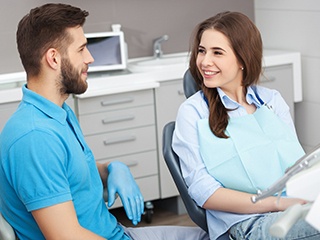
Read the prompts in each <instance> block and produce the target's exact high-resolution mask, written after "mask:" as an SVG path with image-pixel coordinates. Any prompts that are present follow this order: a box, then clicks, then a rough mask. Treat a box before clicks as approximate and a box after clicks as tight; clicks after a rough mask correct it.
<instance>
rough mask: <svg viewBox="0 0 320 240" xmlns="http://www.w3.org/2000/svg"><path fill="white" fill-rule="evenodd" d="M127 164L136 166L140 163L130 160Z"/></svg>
mask: <svg viewBox="0 0 320 240" xmlns="http://www.w3.org/2000/svg"><path fill="white" fill-rule="evenodd" d="M126 165H127V166H128V167H135V166H137V165H138V161H130V162H128V163H126Z"/></svg>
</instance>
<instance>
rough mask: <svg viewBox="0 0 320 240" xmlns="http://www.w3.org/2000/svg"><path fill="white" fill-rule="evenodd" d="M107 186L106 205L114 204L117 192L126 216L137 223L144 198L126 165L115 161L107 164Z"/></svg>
mask: <svg viewBox="0 0 320 240" xmlns="http://www.w3.org/2000/svg"><path fill="white" fill-rule="evenodd" d="M107 188H108V206H109V207H111V206H112V205H113V204H114V201H115V197H116V194H118V195H119V196H120V198H121V201H122V204H123V207H124V209H125V211H126V214H127V216H128V218H129V219H130V220H131V221H132V223H133V224H134V225H137V224H138V222H140V220H141V215H142V213H143V212H144V200H143V196H142V194H141V192H140V189H139V187H138V185H137V183H136V182H135V180H134V178H133V176H132V174H131V172H130V170H129V168H128V167H127V165H125V164H124V163H121V162H117V161H115V162H111V163H110V164H109V165H108V179H107Z"/></svg>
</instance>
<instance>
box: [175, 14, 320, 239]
mask: <svg viewBox="0 0 320 240" xmlns="http://www.w3.org/2000/svg"><path fill="white" fill-rule="evenodd" d="M261 70H262V40H261V36H260V33H259V31H258V29H257V28H256V26H255V25H254V24H253V23H252V22H251V21H250V19H249V18H248V17H247V16H245V15H243V14H241V13H236V12H223V13H219V14H217V15H216V16H214V17H212V18H209V19H207V20H205V21H203V22H202V23H200V24H199V25H198V27H197V28H196V31H195V35H194V42H193V45H192V48H191V56H190V71H191V74H192V75H193V77H194V79H195V81H196V82H197V84H198V86H199V89H200V91H198V92H197V93H196V94H194V95H193V96H191V97H190V98H189V99H187V100H186V101H185V102H184V103H183V104H182V105H181V107H180V108H179V111H178V115H177V119H176V128H175V132H174V136H173V149H174V151H175V152H176V153H177V155H178V156H179V157H180V162H181V169H182V172H183V176H184V178H185V181H186V183H187V185H188V187H189V194H190V195H191V197H192V198H193V199H194V200H195V201H196V202H197V204H198V205H199V206H202V207H203V208H205V209H207V220H208V227H209V233H210V238H211V239H216V238H217V237H219V236H220V235H222V234H224V233H225V232H227V231H229V234H230V236H231V237H233V239H272V236H270V235H269V231H268V230H269V227H270V225H271V224H272V223H273V222H274V220H275V219H276V217H277V216H278V215H279V214H280V213H281V211H283V210H285V209H287V208H288V207H289V206H291V205H293V204H297V203H299V204H305V203H306V202H305V201H304V200H302V199H293V198H287V197H285V196H283V197H281V198H280V200H279V201H277V197H269V198H266V199H264V200H261V201H260V202H258V203H256V204H253V203H252V202H251V200H250V199H251V196H252V195H253V194H255V193H256V192H257V190H259V189H261V190H263V189H265V188H267V187H268V186H270V185H271V184H272V183H273V182H275V181H276V180H277V179H278V178H280V177H281V176H282V174H283V173H284V171H285V169H286V168H287V167H289V166H290V165H292V164H293V163H294V162H295V161H296V160H298V159H299V158H300V157H301V156H302V155H303V154H304V152H303V150H302V148H301V146H300V144H299V142H298V140H297V137H296V133H295V129H294V124H293V121H292V119H291V116H290V112H289V107H288V105H287V104H286V103H285V101H284V100H283V98H282V97H281V95H280V93H279V92H278V91H276V90H271V89H267V88H264V87H261V86H257V83H258V80H259V77H260V75H261ZM282 195H285V192H284V193H283V194H282ZM315 234H318V235H317V236H318V238H319V236H320V235H319V233H318V232H317V231H316V230H315V229H313V228H312V227H311V226H309V225H308V224H307V223H306V222H304V221H299V222H298V223H297V225H296V227H295V228H293V229H292V230H291V231H290V232H289V233H288V235H287V237H288V239H297V238H300V237H306V236H312V235H315Z"/></svg>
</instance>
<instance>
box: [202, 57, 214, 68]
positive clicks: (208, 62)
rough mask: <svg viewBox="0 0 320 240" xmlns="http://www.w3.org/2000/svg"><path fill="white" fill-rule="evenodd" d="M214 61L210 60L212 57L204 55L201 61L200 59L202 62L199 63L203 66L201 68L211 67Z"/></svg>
mask: <svg viewBox="0 0 320 240" xmlns="http://www.w3.org/2000/svg"><path fill="white" fill-rule="evenodd" d="M213 62H214V59H213V58H212V56H210V54H205V55H204V56H203V59H202V61H201V64H202V65H203V66H211V65H213V64H214V63H213Z"/></svg>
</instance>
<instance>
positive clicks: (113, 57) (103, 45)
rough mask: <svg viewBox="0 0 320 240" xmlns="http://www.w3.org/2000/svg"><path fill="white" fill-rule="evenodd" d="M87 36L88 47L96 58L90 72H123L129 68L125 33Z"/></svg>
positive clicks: (104, 33) (89, 34)
mask: <svg viewBox="0 0 320 240" xmlns="http://www.w3.org/2000/svg"><path fill="white" fill-rule="evenodd" d="M85 35H86V38H87V41H88V44H87V47H88V49H89V51H90V53H91V55H92V57H93V58H94V62H93V63H92V64H90V65H89V72H98V71H111V70H123V69H125V68H126V67H127V66H126V54H125V47H124V37H123V32H120V31H119V32H103V33H88V34H85Z"/></svg>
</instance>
